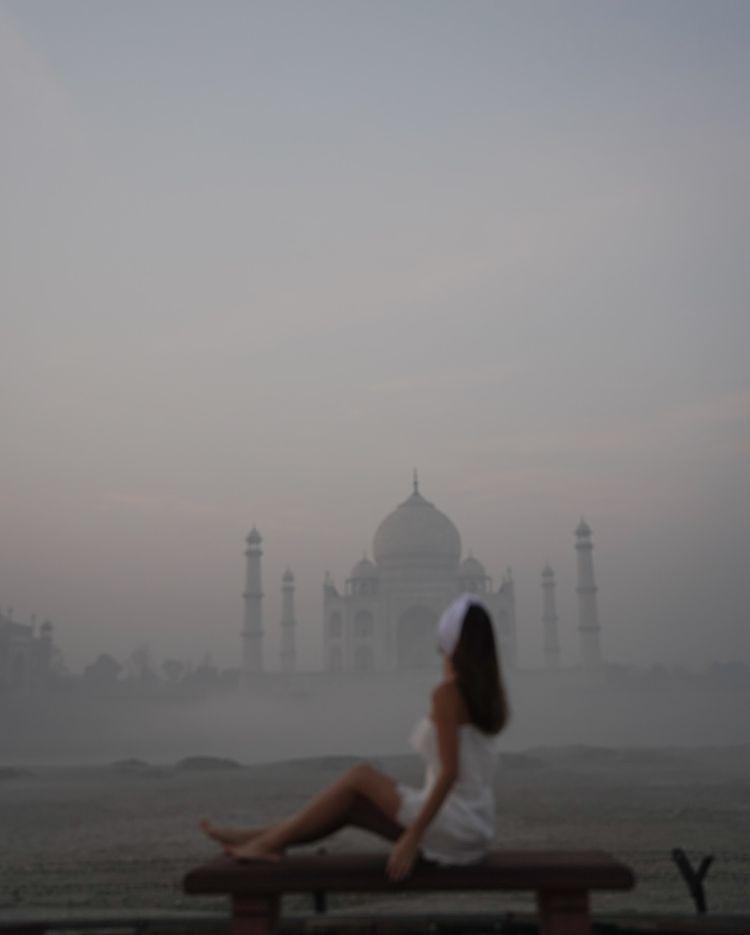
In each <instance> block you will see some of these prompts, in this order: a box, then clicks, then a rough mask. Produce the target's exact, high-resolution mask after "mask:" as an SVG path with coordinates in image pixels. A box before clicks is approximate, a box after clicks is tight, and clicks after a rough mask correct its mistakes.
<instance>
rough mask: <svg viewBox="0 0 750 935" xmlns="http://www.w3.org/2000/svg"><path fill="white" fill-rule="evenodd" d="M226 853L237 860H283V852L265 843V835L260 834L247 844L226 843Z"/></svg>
mask: <svg viewBox="0 0 750 935" xmlns="http://www.w3.org/2000/svg"><path fill="white" fill-rule="evenodd" d="M224 853H225V854H226V855H227V856H228V857H234V859H235V860H272V861H275V860H281V858H282V856H283V854H282V852H280V851H278V850H275V849H274V848H273V847H271V846H270V845H269V844H266V843H264V841H263V836H262V835H258V836H256V837H255V838H253V840H252V841H248V842H247V843H245V844H225V845H224Z"/></svg>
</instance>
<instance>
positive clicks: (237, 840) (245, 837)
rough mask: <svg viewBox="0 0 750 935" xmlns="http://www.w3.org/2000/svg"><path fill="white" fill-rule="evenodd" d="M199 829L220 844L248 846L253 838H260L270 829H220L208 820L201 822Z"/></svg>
mask: <svg viewBox="0 0 750 935" xmlns="http://www.w3.org/2000/svg"><path fill="white" fill-rule="evenodd" d="M198 827H199V828H200V829H201V831H202V832H203V833H204V834H205V835H206V837H209V838H211V840H212V841H216V842H217V843H218V844H222V845H223V844H246V843H247V842H248V841H252V840H253V838H257V837H259V836H260V835H261V834H263V832H264V831H267V830H268V827H267V826H266V827H263V828H219V827H217V826H216V825H212V824H211V822H210V821H208V820H207V819H206V818H204V819H203V821H201V822H200V824H199V825H198Z"/></svg>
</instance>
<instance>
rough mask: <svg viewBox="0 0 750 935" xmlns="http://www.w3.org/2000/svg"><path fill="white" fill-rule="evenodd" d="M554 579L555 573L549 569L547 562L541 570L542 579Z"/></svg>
mask: <svg viewBox="0 0 750 935" xmlns="http://www.w3.org/2000/svg"><path fill="white" fill-rule="evenodd" d="M554 577H555V573H554V571H552V569H551V568H550V567H549V562H547V564H546V565H545V566H544V568H543V569H542V578H554Z"/></svg>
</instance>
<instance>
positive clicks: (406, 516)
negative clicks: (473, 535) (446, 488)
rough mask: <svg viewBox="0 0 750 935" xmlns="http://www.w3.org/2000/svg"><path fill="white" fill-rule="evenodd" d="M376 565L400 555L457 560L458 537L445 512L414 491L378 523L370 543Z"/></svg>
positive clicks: (453, 561) (396, 560)
mask: <svg viewBox="0 0 750 935" xmlns="http://www.w3.org/2000/svg"><path fill="white" fill-rule="evenodd" d="M372 550H373V553H374V555H375V561H376V562H377V563H378V565H381V564H383V563H384V562H385V563H388V562H389V561H390V562H399V561H402V560H403V559H426V560H427V561H434V560H435V559H438V560H439V561H442V562H446V563H449V564H452V565H454V566H455V565H456V564H458V560H459V558H460V557H461V537H460V536H459V534H458V530H457V529H456V527H455V526H454V525H453V523H452V522H451V521H450V520H449V519H448V517H447V516H446V515H445V513H441V512H440V510H438V509H437V508H436V507H435V506H434V505H433V504H432V503H430V502H429V500H425V498H424V497H423V496H422V495H421V494H420V493H419V490H418V489H417V485H416V482H415V485H414V492H413V493H412V495H411V496H410V497H409V498H408V499H407V500H404V502H403V503H401V504H400V505H399V506H398V507H396V509H395V510H394V511H393V512H392V513H389V514H388V516H386V518H385V519H384V520H383V522H382V523H381V524H380V526H378V529H377V532H376V533H375V539H374V541H373V547H372Z"/></svg>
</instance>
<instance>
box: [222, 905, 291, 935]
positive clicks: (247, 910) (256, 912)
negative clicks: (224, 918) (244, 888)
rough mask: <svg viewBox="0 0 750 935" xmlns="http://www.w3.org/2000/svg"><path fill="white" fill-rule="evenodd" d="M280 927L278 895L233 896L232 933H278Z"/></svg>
mask: <svg viewBox="0 0 750 935" xmlns="http://www.w3.org/2000/svg"><path fill="white" fill-rule="evenodd" d="M278 927H279V897H278V896H235V897H233V898H232V927H231V935H276V932H277V931H278Z"/></svg>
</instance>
